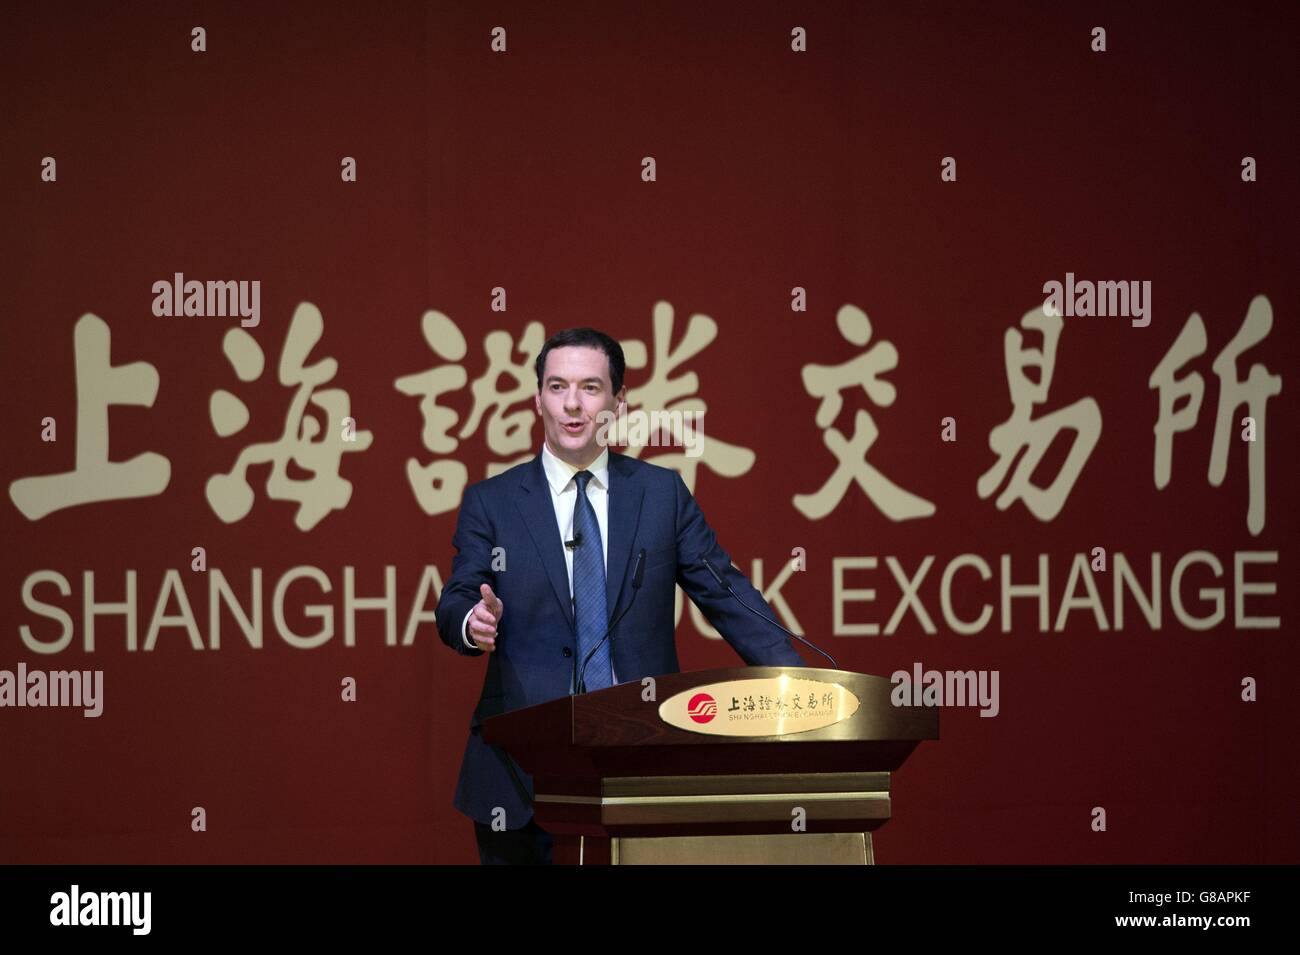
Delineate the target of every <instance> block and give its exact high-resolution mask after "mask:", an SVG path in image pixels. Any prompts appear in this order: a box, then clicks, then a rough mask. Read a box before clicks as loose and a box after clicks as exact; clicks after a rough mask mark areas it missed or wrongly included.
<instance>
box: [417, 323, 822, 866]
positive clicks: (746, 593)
mask: <svg viewBox="0 0 1300 955" xmlns="http://www.w3.org/2000/svg"><path fill="white" fill-rule="evenodd" d="M536 371H537V396H536V398H535V404H536V408H537V413H538V414H539V415H540V416H541V419H542V424H543V429H544V431H545V440H544V441H543V444H542V448H541V451H540V452H539V453H538V455H537V457H535V458H534V459H533V460H532V461H529V462H527V463H525V464H520V465H517V466H516V467H513V468H511V469H510V470H508V471H506V472H504V473H502V474H498V475H497V476H496V477H493V478H490V479H488V480H486V481H481V482H479V483H477V484H474V485H472V486H470V487H469V488H467V489H466V491H465V496H464V499H463V500H462V501H461V507H460V513H459V515H458V518H457V523H456V534H455V537H454V538H453V540H452V543H453V545H454V546H455V548H456V556H455V557H454V558H453V560H452V567H451V576H450V578H449V579H448V580H447V583H446V586H444V587H443V589H442V594H441V597H440V598H439V601H438V607H437V611H436V617H437V623H438V634H439V636H440V637H441V639H442V641H443V642H444V643H445V644H447V646H449V647H451V648H452V649H454V650H456V651H457V652H458V653H461V654H464V655H465V656H481V655H482V654H484V653H487V654H489V655H490V656H489V659H488V666H487V675H486V677H485V678H484V681H483V690H482V693H481V694H480V697H479V701H478V705H477V706H476V707H475V709H474V713H473V716H472V717H471V719H470V729H469V742H468V744H467V745H466V748H465V756H464V759H463V761H462V763H461V769H460V778H459V780H458V782H457V785H456V795H455V800H454V802H455V806H456V808H457V809H459V810H460V811H461V812H463V813H465V814H466V815H467V816H469V817H471V818H472V819H473V820H474V828H475V837H476V840H477V842H478V847H479V858H480V861H481V862H483V863H500V862H529V863H539V862H540V863H546V862H550V861H551V837H550V835H549V834H548V833H546V832H545V831H544V830H543V829H541V828H540V827H539V826H538V825H537V823H536V821H535V820H533V818H532V815H533V808H532V799H533V785H532V778H531V777H530V776H529V775H528V774H527V773H525V772H524V771H523V769H522V768H520V766H519V764H518V763H516V762H515V761H514V760H513V759H511V758H510V757H509V756H508V755H507V754H506V753H505V751H504V750H503V749H502V748H501V747H500V746H489V745H487V744H486V743H484V742H483V739H482V737H481V736H480V735H479V734H480V724H481V722H482V720H483V719H485V718H486V717H488V716H493V715H495V714H497V713H502V712H506V711H508V710H515V709H519V708H521V707H526V706H532V705H534V704H536V703H542V702H545V701H547V700H553V699H556V698H558V697H561V696H564V695H566V694H571V693H575V692H579V691H587V692H590V691H595V690H599V689H602V688H604V687H608V686H613V685H614V684H616V683H625V682H630V681H640V680H641V679H642V678H644V677H647V676H656V675H659V674H663V673H677V672H679V670H680V668H679V666H678V663H677V648H676V643H675V639H674V636H675V628H674V624H673V610H674V586H675V585H677V584H680V585H681V587H682V589H683V590H684V591H685V592H686V594H687V595H688V596H689V597H690V598H691V600H693V601H694V602H695V604H696V606H698V607H699V608H700V610H701V611H702V612H703V613H704V616H705V617H706V618H708V620H709V622H710V623H712V624H713V626H714V627H716V628H717V630H718V631H719V632H720V633H721V634H722V636H723V637H724V638H725V639H726V640H727V642H728V643H730V644H731V645H732V647H734V648H735V650H736V652H737V653H738V654H740V657H741V659H743V660H744V661H745V663H746V664H748V665H750V666H784V665H789V666H802V665H803V661H802V659H801V658H800V657H799V655H798V654H797V653H795V651H794V648H793V647H792V646H791V645H790V642H789V640H788V638H787V637H786V636H785V634H783V633H782V632H781V631H780V630H779V629H777V628H776V627H775V626H773V625H771V624H769V623H765V622H764V621H762V620H760V619H759V618H758V617H757V616H755V615H754V614H753V613H751V612H750V611H748V610H746V609H745V608H744V607H742V606H740V605H739V603H738V602H737V601H736V598H735V597H733V596H732V595H731V594H730V593H728V592H727V590H726V589H725V588H723V587H719V586H718V583H717V581H716V580H715V579H714V577H713V574H712V573H711V572H710V571H709V569H708V568H707V567H706V566H705V564H704V561H705V560H707V561H708V562H709V564H711V565H712V567H713V568H714V570H716V571H717V572H718V573H719V574H720V575H722V576H723V579H724V580H726V581H727V582H728V583H730V584H731V586H732V588H733V589H734V590H735V591H736V593H737V594H739V596H740V598H741V599H742V600H744V601H745V603H747V604H748V605H749V606H750V607H752V608H755V609H757V610H759V611H761V612H763V613H765V614H769V615H770V614H771V613H772V611H771V608H769V607H768V606H767V603H766V601H764V600H763V598H762V596H761V595H760V594H759V593H758V591H756V590H755V589H754V587H753V586H752V585H751V584H750V582H749V581H748V580H747V579H746V578H745V576H744V575H743V574H741V573H740V572H739V571H737V570H736V569H735V568H733V567H732V566H731V558H730V557H729V556H728V554H727V552H726V551H724V550H723V549H722V548H721V547H720V546H719V544H718V541H717V538H716V537H715V536H714V533H713V530H712V529H711V528H710V527H709V525H708V524H707V523H706V522H705V520H704V515H703V514H702V513H701V512H700V508H699V506H698V505H697V504H696V503H695V499H694V498H693V497H692V496H691V493H690V491H689V490H687V488H686V484H685V482H683V481H682V479H681V475H679V474H678V473H677V472H676V471H673V470H670V469H668V468H662V467H658V466H656V465H653V464H648V463H646V462H644V461H639V460H637V459H636V458H632V457H629V456H627V455H623V454H618V453H616V452H612V451H610V450H609V449H608V448H607V447H605V446H604V443H603V440H602V438H603V434H604V432H603V431H602V430H601V427H600V426H601V424H602V423H604V422H605V421H606V420H607V418H606V417H605V415H606V414H613V413H615V412H617V413H619V414H622V413H623V412H624V411H625V408H626V405H625V402H626V397H627V389H626V387H625V386H624V384H623V371H624V360H623V349H622V348H621V347H620V346H619V344H618V342H617V341H615V340H614V339H613V338H610V337H609V336H608V335H605V334H603V333H602V332H599V331H595V330H594V329H590V328H575V329H568V330H566V331H562V332H559V333H558V334H556V335H555V336H553V337H552V338H551V339H549V340H548V341H547V342H546V344H545V345H544V346H543V347H542V350H541V353H540V354H539V355H538V356H537V366H536ZM642 551H644V552H645V557H644V561H643V563H644V571H643V577H642V584H641V586H640V587H639V588H636V587H633V586H632V579H633V576H634V573H635V569H636V565H637V564H638V562H639V561H640V560H641V559H640V557H639V555H640V553H641V552H642ZM620 615H621V616H620ZM616 618H617V622H616V625H615V626H614V627H613V629H612V630H610V624H611V623H612V622H615V620H616ZM494 819H498V820H500V822H499V823H498V826H497V827H494V826H493V825H492V823H493V821H494ZM501 822H503V823H504V826H505V828H504V829H501V828H500V823H501Z"/></svg>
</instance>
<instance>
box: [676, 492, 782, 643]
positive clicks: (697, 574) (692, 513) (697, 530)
mask: <svg viewBox="0 0 1300 955" xmlns="http://www.w3.org/2000/svg"><path fill="white" fill-rule="evenodd" d="M673 479H674V481H675V482H676V492H677V583H678V584H680V585H681V588H682V590H684V591H686V595H687V596H688V597H690V598H691V600H692V601H693V602H694V603H695V606H697V607H699V608H700V612H701V613H703V614H704V616H705V618H706V619H707V620H708V621H709V623H711V624H713V626H714V627H715V628H716V629H717V631H718V632H719V633H720V634H722V637H723V639H724V640H726V641H727V642H728V643H729V644H731V646H732V648H733V649H735V651H736V652H737V653H738V654H740V658H741V659H742V660H744V661H745V663H746V664H747V665H749V666H805V665H806V664H805V663H804V662H803V659H802V658H801V657H800V656H799V654H798V653H796V652H795V650H794V647H793V646H791V644H790V638H789V637H787V636H786V635H785V634H784V633H782V632H781V631H780V630H779V629H777V628H776V627H775V626H773V625H772V624H771V623H768V622H767V621H764V620H761V619H759V618H758V617H756V616H755V615H754V614H752V613H750V612H749V611H748V610H746V609H745V608H744V607H742V606H740V604H738V603H737V602H736V598H735V597H733V596H732V595H731V594H730V593H729V592H728V591H727V590H726V589H725V588H721V587H719V586H718V582H717V581H716V580H714V579H713V575H712V574H711V573H709V570H708V568H707V567H705V566H704V564H703V563H702V558H707V559H708V561H709V563H710V564H712V565H713V567H714V569H715V570H717V572H718V573H719V574H721V575H722V578H723V580H725V581H726V582H727V583H729V584H731V587H732V589H733V590H735V591H736V594H737V595H738V596H739V597H740V599H741V600H742V601H744V602H745V604H746V605H748V606H749V607H752V608H754V610H755V611H757V612H759V613H763V614H766V615H767V616H770V617H772V618H773V619H776V614H775V613H773V612H772V608H771V607H769V606H768V605H767V601H765V600H764V599H763V596H762V594H760V593H759V592H758V591H757V590H756V589H755V588H754V585H753V584H751V583H750V582H749V578H748V577H746V576H745V575H744V574H742V573H741V572H740V571H738V570H736V568H734V567H732V566H731V556H730V555H729V554H728V553H727V552H726V551H725V550H723V549H722V547H721V545H719V544H718V538H717V535H715V534H714V533H713V528H711V527H709V525H708V522H707V521H705V519H704V514H703V513H702V512H701V511H700V506H699V504H697V503H696V502H695V498H694V496H692V494H691V492H690V491H689V490H688V489H687V487H686V482H685V481H683V480H682V476H681V475H680V474H678V473H676V472H673Z"/></svg>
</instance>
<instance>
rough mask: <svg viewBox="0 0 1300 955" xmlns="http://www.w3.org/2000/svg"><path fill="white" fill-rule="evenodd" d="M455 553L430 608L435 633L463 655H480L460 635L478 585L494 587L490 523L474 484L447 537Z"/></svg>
mask: <svg viewBox="0 0 1300 955" xmlns="http://www.w3.org/2000/svg"><path fill="white" fill-rule="evenodd" d="M451 543H452V546H453V547H455V548H456V556H454V557H453V558H452V560H451V576H450V577H449V578H448V579H447V583H446V584H445V585H444V586H443V588H442V595H441V596H440V597H439V598H438V606H437V608H436V609H435V610H434V612H433V616H434V620H435V621H437V624H438V636H439V638H440V639H441V640H442V642H443V643H445V644H446V645H447V646H449V647H451V648H452V649H453V650H455V651H456V652H457V653H461V654H464V655H465V656H467V657H477V656H482V655H483V651H482V650H480V649H479V648H478V647H471V646H468V645H466V643H465V637H464V629H463V627H464V622H465V616H466V615H467V614H468V613H469V612H470V611H471V610H473V609H474V605H475V604H476V603H478V602H479V600H480V594H479V587H480V586H482V585H483V584H491V585H492V589H493V590H496V589H497V577H496V572H495V571H494V570H492V547H493V543H492V525H491V522H489V521H488V518H487V512H486V511H485V510H484V508H483V501H482V496H481V494H480V493H479V489H478V487H477V486H476V485H471V486H470V487H469V489H468V490H466V492H465V499H464V500H463V501H461V505H460V512H459V514H457V516H456V534H455V536H454V537H453V538H452V540H451Z"/></svg>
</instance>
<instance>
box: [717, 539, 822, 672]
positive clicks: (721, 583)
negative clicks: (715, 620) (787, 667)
mask: <svg viewBox="0 0 1300 955" xmlns="http://www.w3.org/2000/svg"><path fill="white" fill-rule="evenodd" d="M700 560H701V562H702V563H703V564H704V566H705V567H707V568H708V569H709V573H711V574H712V575H713V579H714V580H716V581H717V582H718V586H719V587H726V588H727V593H729V594H731V596H733V597H735V598H736V602H737V603H739V604H740V605H741V606H742V607H744V608H745V609H746V610H748V611H749V612H750V613H752V614H753V615H754V616H755V617H758V618H759V619H761V620H766V621H767V622H768V623H770V624H771V625H772V626H774V627H776V628H778V629H780V630H783V631H784V632H786V633H788V634H790V636H792V637H794V638H795V639H796V640H798V641H799V642H800V643H802V644H803V645H804V646H808V647H812V648H813V649H814V650H816V651H817V652H818V653H820V654H821V655H822V656H824V657H825V658H826V659H827V660H830V661H831V669H832V670H838V669H839V664H837V663H836V662H835V658H834V657H833V656H831V655H830V654H829V653H827V652H826V651H825V650H823V649H822V648H821V647H819V646H817V645H816V644H815V643H810V642H809V641H807V640H805V639H804V638H803V637H801V636H799V634H797V633H795V632H794V631H792V630H786V628H785V627H783V626H781V624H779V623H778V622H777V621H775V620H773V619H772V618H771V617H769V616H768V615H767V614H765V613H760V612H759V611H757V610H755V609H754V608H753V607H751V606H750V605H749V604H747V603H745V601H743V600H741V599H740V594H738V593H736V591H734V590H733V589H732V588H731V584H729V583H727V582H726V581H725V580H723V579H722V575H721V574H719V573H718V572H717V571H716V570H714V569H713V565H712V564H710V563H709V559H708V558H707V557H702V558H700Z"/></svg>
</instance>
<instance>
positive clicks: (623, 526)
mask: <svg viewBox="0 0 1300 955" xmlns="http://www.w3.org/2000/svg"><path fill="white" fill-rule="evenodd" d="M607 473H608V475H609V521H608V523H609V543H608V544H607V545H606V556H605V609H606V611H607V612H608V614H609V620H610V621H612V620H613V619H614V614H615V612H616V610H615V608H616V607H617V604H618V599H619V596H620V595H621V594H622V592H623V581H624V579H625V578H626V577H627V566H628V560H629V558H630V557H631V555H632V540H633V538H634V537H636V526H637V521H638V520H639V519H640V517H641V498H642V497H643V496H644V495H645V489H644V488H642V487H641V484H640V483H639V482H638V481H637V480H636V479H635V478H634V477H633V476H632V474H633V469H632V465H631V464H630V463H629V461H628V459H627V456H626V455H622V454H616V453H615V452H613V451H610V452H609V471H608V472H607ZM552 523H554V517H552ZM560 559H561V560H563V559H564V555H563V554H561V555H560ZM607 622H608V621H607Z"/></svg>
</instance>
